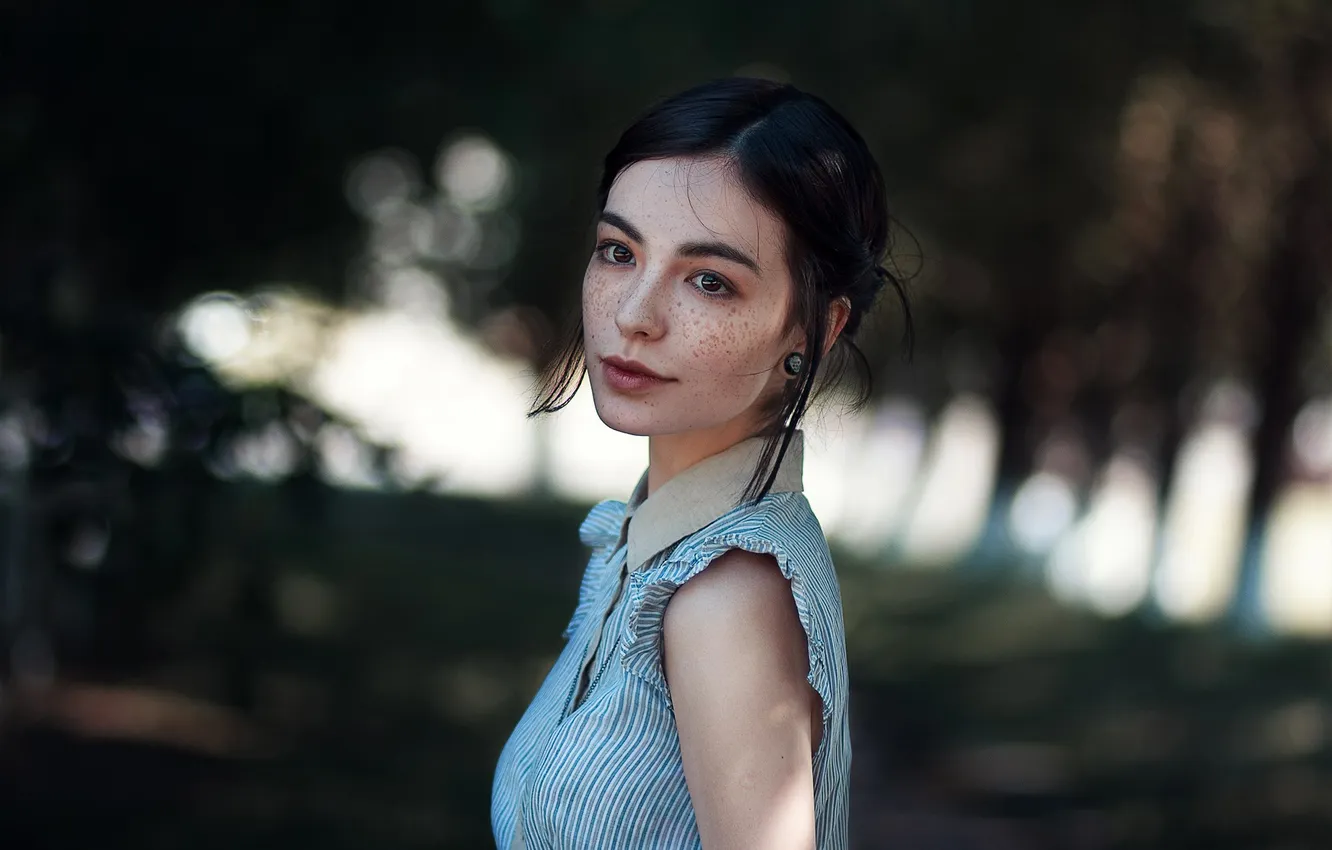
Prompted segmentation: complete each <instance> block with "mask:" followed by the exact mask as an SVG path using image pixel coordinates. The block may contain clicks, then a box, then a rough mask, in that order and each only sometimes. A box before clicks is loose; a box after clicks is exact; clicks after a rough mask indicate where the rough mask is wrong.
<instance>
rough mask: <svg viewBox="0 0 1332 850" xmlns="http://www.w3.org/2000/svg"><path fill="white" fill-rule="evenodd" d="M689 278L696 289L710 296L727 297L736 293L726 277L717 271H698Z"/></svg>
mask: <svg viewBox="0 0 1332 850" xmlns="http://www.w3.org/2000/svg"><path fill="white" fill-rule="evenodd" d="M689 280H690V281H691V282H692V283H693V284H694V288H695V289H697V290H698V291H699V292H701V293H703V294H704V295H706V296H707V297H709V298H726V297H729V296H731V295H734V294H735V290H734V289H733V288H732V287H731V284H730V283H729V282H727V280H726V278H724V277H722V276H721V275H719V274H717V273H716V272H698V273H697V274H695V275H693V276H692V277H690V278H689Z"/></svg>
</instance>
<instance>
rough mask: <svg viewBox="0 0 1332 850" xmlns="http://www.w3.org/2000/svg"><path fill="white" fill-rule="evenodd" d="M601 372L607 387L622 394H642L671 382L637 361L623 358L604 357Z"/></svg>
mask: <svg viewBox="0 0 1332 850" xmlns="http://www.w3.org/2000/svg"><path fill="white" fill-rule="evenodd" d="M601 372H602V375H603V376H604V377H605V379H606V385H607V386H608V387H610V388H611V389H612V390H615V391H616V392H621V393H641V392H645V391H648V390H651V389H653V388H655V387H659V386H661V385H663V384H667V383H670V382H671V380H672V379H671V378H666V377H663V376H661V375H659V374H657V373H656V372H654V371H652V370H651V369H649V368H648V367H647V366H645V365H643V364H642V363H639V362H638V361H637V360H625V359H624V358H623V357H603V358H602V359H601Z"/></svg>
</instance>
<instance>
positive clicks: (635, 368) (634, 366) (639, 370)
mask: <svg viewBox="0 0 1332 850" xmlns="http://www.w3.org/2000/svg"><path fill="white" fill-rule="evenodd" d="M601 361H602V362H603V363H605V364H607V365H609V366H614V367H615V368H616V369H619V370H620V371H622V372H631V373H634V374H637V375H643V376H645V377H648V378H656V379H657V380H658V381H665V380H667V378H666V377H665V376H664V375H659V374H657V373H656V372H654V371H652V370H651V369H649V368H648V367H646V366H644V365H643V364H642V363H639V362H638V361H637V360H625V359H624V358H623V357H603V358H601Z"/></svg>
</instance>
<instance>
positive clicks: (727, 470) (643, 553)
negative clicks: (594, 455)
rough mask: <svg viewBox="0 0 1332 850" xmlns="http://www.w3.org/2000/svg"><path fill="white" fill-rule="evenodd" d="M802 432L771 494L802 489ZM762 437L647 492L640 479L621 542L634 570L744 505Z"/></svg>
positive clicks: (788, 452) (627, 510) (789, 450)
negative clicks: (627, 549)
mask: <svg viewBox="0 0 1332 850" xmlns="http://www.w3.org/2000/svg"><path fill="white" fill-rule="evenodd" d="M804 436H805V435H804V432H802V431H796V432H795V434H794V435H792V437H791V444H790V445H789V446H787V449H786V456H785V457H784V458H782V465H781V466H780V467H779V468H778V470H777V477H776V478H775V479H773V482H772V489H771V490H770V491H769V492H772V493H799V492H801V491H802V490H803V489H804V483H803V479H802V475H801V473H802V470H803V468H804ZM764 440H765V438H763V437H751V438H750V439H747V440H741V441H740V442H739V443H736V444H735V445H734V446H731V447H730V448H729V449H726V450H725V451H722V452H719V453H718V454H715V455H712V456H711V457H707V458H704V459H703V460H701V461H699V462H698V463H696V464H694V465H693V466H691V467H689V468H688V469H686V470H684V471H683V472H681V473H679V474H677V475H676V476H675V477H674V478H672V479H671V480H669V481H667V482H666V483H665V484H663V485H661V486H660V487H658V488H657V490H656V492H655V493H653V494H652V495H651V496H648V495H647V472H644V473H643V475H642V477H640V478H639V479H638V484H637V486H635V487H634V492H633V495H632V496H630V497H629V503H628V504H627V505H626V506H625V511H624V523H623V525H621V527H620V540H619V542H620V543H624V542H625V540H626V537H627V539H628V543H629V552H628V559H629V561H628V567H629V570H630V571H633V570H636V569H638V568H639V567H641V566H642V565H643V564H644V563H646V562H647V560H648V559H649V558H651V557H652V556H653V555H655V554H657V553H658V552H660V551H661V550H663V549H665V548H666V547H668V546H670V545H671V544H672V543H675V542H676V541H678V540H682V539H683V538H685V537H688V536H689V535H691V534H693V533H694V532H695V531H698V530H699V529H700V528H703V527H704V526H706V525H708V524H709V523H711V522H712V521H713V520H715V519H717V518H718V517H721V516H722V515H723V514H725V513H727V512H728V511H730V510H731V509H733V508H735V507H736V506H737V505H738V504H739V503H740V497H741V495H742V494H743V493H744V489H745V485H746V484H748V483H749V479H750V477H751V476H752V475H753V474H754V469H755V468H756V467H757V466H758V461H759V456H760V455H761V454H762V453H763V443H764Z"/></svg>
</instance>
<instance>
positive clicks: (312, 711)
mask: <svg viewBox="0 0 1332 850" xmlns="http://www.w3.org/2000/svg"><path fill="white" fill-rule="evenodd" d="M0 16H3V17H0V77H2V78H3V79H4V80H5V84H4V86H3V88H0V163H2V164H3V165H2V167H0V180H2V181H3V183H2V184H0V185H3V191H0V644H2V647H3V651H2V652H0V843H3V844H4V846H6V847H15V848H29V847H32V848H38V847H52V848H55V847H60V848H63V847H73V846H84V845H86V843H87V842H89V841H96V842H97V844H98V846H99V847H103V848H121V847H124V848H131V847H132V848H174V847H186V846H188V847H195V848H233V847H247V848H264V847H283V848H291V847H306V846H311V847H313V846H319V847H322V848H328V850H333V848H342V847H346V848H362V847H367V846H373V847H377V848H380V850H393V849H394V848H403V849H404V850H405V849H406V848H418V847H448V848H472V847H478V848H480V847H488V846H491V839H490V834H489V826H488V806H489V791H490V778H491V772H492V769H493V766H494V761H495V758H496V756H497V754H498V751H499V748H500V746H501V745H502V743H503V741H504V740H505V738H506V736H507V734H508V732H509V731H510V729H511V728H512V726H513V724H514V722H515V721H516V719H517V717H518V714H519V713H520V712H521V711H522V709H523V708H524V707H525V705H526V702H527V700H528V698H529V697H530V695H531V694H532V693H533V692H534V690H535V688H536V686H537V684H538V683H539V682H540V680H541V678H542V677H543V676H544V674H545V671H546V670H547V669H548V667H549V665H550V663H551V662H552V661H553V659H554V656H555V655H556V654H557V653H558V651H559V649H560V646H561V643H560V631H561V629H562V628H563V626H564V624H565V622H566V621H567V619H568V617H569V615H570V613H571V612H572V610H573V606H574V602H575V598H576V592H577V590H576V589H577V582H578V579H579V577H580V574H581V570H582V567H583V565H584V559H585V553H584V551H583V550H582V549H581V547H580V545H579V543H578V539H577V533H576V530H577V525H578V522H579V521H580V519H581V518H582V516H583V515H584V513H585V512H586V510H587V509H588V507H589V506H590V505H591V504H593V503H594V502H596V501H597V500H599V499H603V498H623V497H624V496H625V495H626V494H627V492H628V490H629V488H630V487H631V486H632V484H633V482H634V481H635V480H636V478H637V475H638V473H639V472H640V471H641V469H642V466H643V464H644V463H645V461H646V449H645V445H644V443H643V442H642V441H640V440H638V439H635V438H628V437H624V436H622V435H619V434H615V433H613V432H610V431H608V430H607V429H605V428H604V427H603V426H601V425H600V423H599V422H598V420H597V419H596V416H595V413H594V412H592V410H591V407H590V397H589V394H588V393H587V391H586V389H584V392H583V393H581V394H580V395H579V397H578V400H577V402H576V403H575V404H574V405H572V406H571V407H570V408H569V409H568V410H566V411H565V412H564V413H562V414H560V415H559V416H556V417H551V418H548V419H546V420H543V421H536V422H533V421H529V420H527V419H525V418H524V412H525V410H526V407H527V405H528V403H529V401H530V398H531V388H532V374H533V370H534V368H536V367H538V366H539V365H540V363H541V359H540V358H541V352H542V351H543V350H544V346H545V345H546V344H547V343H548V341H549V340H551V339H552V337H553V336H555V335H556V334H557V333H558V331H559V329H560V328H561V327H563V326H564V323H565V321H566V319H567V318H568V317H569V315H570V311H571V310H572V309H574V308H576V306H577V305H576V297H577V291H578V284H579V280H580V279H581V273H582V269H583V266H584V265H585V262H586V256H587V254H588V251H589V249H590V245H591V243H590V229H589V228H590V223H591V221H592V216H593V213H594V208H593V204H594V197H593V192H594V186H595V182H596V179H597V176H598V172H599V165H600V158H601V156H602V155H603V154H604V152H605V151H606V150H607V149H608V148H609V147H610V146H611V145H612V144H613V142H614V140H615V138H616V136H617V135H618V132H619V131H620V130H621V129H622V128H623V127H624V126H625V125H626V124H627V123H628V121H629V120H630V119H631V118H632V117H633V116H634V115H635V114H636V113H637V112H638V111H639V110H640V109H642V108H643V107H644V106H646V104H648V103H649V102H650V101H651V100H652V99H654V98H656V97H659V96H661V95H664V94H667V93H670V92H672V91H675V90H677V89H680V88H683V87H685V86H688V85H690V84H693V83H696V82H699V81H702V80H704V79H708V78H712V77H716V76H723V75H728V74H735V73H741V74H747V75H756V76H766V77H772V78H777V79H783V80H789V81H791V82H794V83H796V84H797V85H800V86H802V87H804V88H808V89H810V90H813V91H815V92H817V93H819V94H821V95H823V96H824V97H826V98H827V99H828V100H829V101H831V102H832V103H833V104H834V105H835V106H837V107H838V108H839V109H841V110H842V111H843V112H844V113H845V114H846V115H848V117H850V119H851V120H852V121H853V123H855V124H856V125H857V126H858V127H859V128H860V129H861V131H862V132H863V133H864V135H865V136H866V138H867V140H868V141H869V143H870V145H871V146H872V148H873V149H874V151H875V152H876V154H877V155H878V157H879V159H880V162H881V163H882V166H883V169H884V172H885V175H886V179H887V183H888V187H889V191H890V197H891V199H892V202H893V205H894V208H895V213H896V215H897V216H898V217H899V218H900V219H901V221H902V222H903V224H904V225H905V226H906V228H908V229H909V230H910V232H911V233H912V234H913V235H914V239H907V238H902V239H900V240H899V242H898V247H899V251H898V253H897V254H896V256H895V260H896V262H897V265H898V267H899V268H900V269H902V270H904V271H906V272H908V273H915V274H914V277H913V278H912V281H911V285H910V292H911V295H912V297H913V301H914V306H915V310H916V315H917V322H918V327H917V331H918V344H917V348H916V355H915V358H914V360H912V361H911V362H908V361H907V360H906V359H905V357H904V356H903V350H902V345H901V340H902V317H901V315H900V312H899V311H898V310H897V308H896V307H895V306H894V305H893V304H892V301H891V299H886V300H885V304H884V309H883V310H882V311H881V312H880V314H879V315H878V316H877V317H876V318H875V320H874V321H873V322H871V323H869V324H867V326H866V327H865V329H864V332H863V334H862V346H864V347H865V348H866V350H867V351H868V353H869V356H870V358H871V361H872V363H873V364H874V366H875V370H876V387H877V389H876V396H875V399H874V401H873V402H872V404H871V405H870V406H869V408H868V409H867V410H865V411H864V412H863V413H861V414H858V415H854V416H844V415H842V412H841V410H840V409H839V406H838V404H837V403H836V401H835V400H834V402H833V403H830V404H829V405H827V406H826V407H825V408H823V409H822V411H820V412H818V413H816V414H815V415H814V416H813V418H812V419H811V420H810V421H809V423H808V426H807V427H808V434H809V444H810V445H809V449H808V454H809V457H808V462H807V463H808V465H807V475H806V477H807V482H808V490H809V496H810V499H811V501H812V502H813V503H814V505H815V508H816V511H817V512H818V514H819V516H820V518H821V520H822V522H823V524H824V526H825V529H826V530H827V532H828V534H829V537H830V539H831V541H832V543H833V545H834V547H835V552H836V555H837V560H838V564H839V569H840V571H841V576H842V582H843V595H844V598H845V606H846V626H847V633H848V640H849V645H850V652H851V669H852V673H853V678H854V688H853V693H854V703H853V717H854V723H855V728H854V741H855V747H856V750H855V752H856V758H855V777H854V782H855V786H854V787H855V792H854V798H855V800H854V809H853V830H854V833H853V837H854V846H855V847H858V848H880V847H883V848H888V847H909V848H936V847H938V848H944V847H947V848H970V847H984V848H1128V847H1142V848H1166V847H1169V848H1190V847H1198V848H1201V847H1206V848H1227V847H1235V848H1238V847H1246V848H1247V847H1264V848H1304V847H1328V846H1332V739H1330V738H1329V736H1330V735H1332V725H1330V724H1332V699H1330V697H1329V694H1330V693H1332V652H1329V648H1330V646H1332V643H1330V642H1329V641H1330V639H1332V301H1330V300H1329V297H1328V282H1329V275H1330V274H1332V238H1329V237H1330V236H1332V157H1329V153H1332V147H1330V145H1332V42H1330V41H1329V35H1332V8H1329V6H1328V5H1327V4H1326V3H1324V2H1319V0H1263V2H1240V0H1193V2H1182V0H1181V2H1157V3H1149V2H1124V1H1123V0H1114V2H1112V0H1085V1H1084V2H1064V3H1057V2H1053V0H1050V1H1049V2H1038V0H1010V2H1006V3H993V2H989V3H983V2H979V0H930V2H924V0H893V2H881V3H876V4H866V3H851V2H845V0H827V2H824V3H822V4H818V5H817V6H815V5H813V4H808V3H797V2H789V0H769V2H767V3H764V4H746V3H739V2H728V3H720V4H717V3H705V2H699V0H675V2H672V3H649V2H646V0H581V2H568V1H567V0H566V2H559V3H554V2H552V3H537V2H533V0H478V2H472V3H448V2H437V3H412V4H406V3H399V2H395V0H384V1H383V2H380V3H376V4H373V5H366V6H364V7H362V8H361V9H360V10H359V11H353V10H352V9H351V8H350V7H345V8H344V7H341V6H337V5H330V4H314V3H308V2H271V3H267V4H262V5H261V4H257V3H252V4H245V3H238V4H226V3H221V4H218V3H214V4H176V5H175V6H172V5H169V4H168V5H161V4H157V5H153V6H149V5H147V4H135V3H121V4H101V3H91V2H74V1H73V0H52V2H48V3H42V4H37V3H10V4H4V11H2V12H0Z"/></svg>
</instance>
